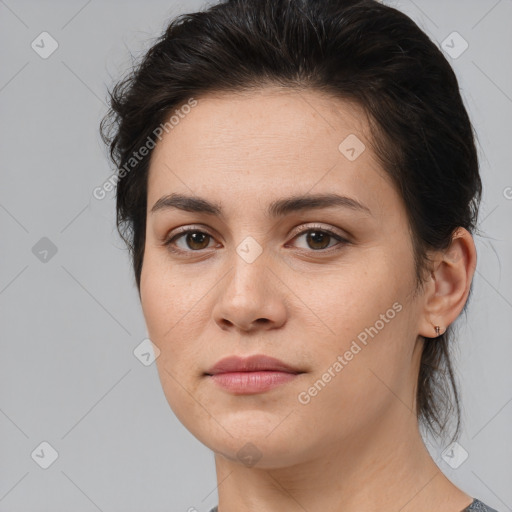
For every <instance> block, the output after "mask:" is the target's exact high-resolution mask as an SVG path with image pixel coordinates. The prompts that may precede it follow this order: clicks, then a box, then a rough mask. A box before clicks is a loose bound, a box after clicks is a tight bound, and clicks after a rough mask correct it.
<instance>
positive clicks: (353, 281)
mask: <svg viewBox="0 0 512 512" xmlns="http://www.w3.org/2000/svg"><path fill="white" fill-rule="evenodd" d="M111 107H112V108H111V111H110V112H109V115H108V116H106V118H105V119H104V121H103V123H102V135H103V137H104V141H105V142H106V143H107V144H109V145H110V150H111V156H112V158H113V160H114V162H115V164H116V166H117V167H118V169H119V172H118V178H117V181H118V183H117V221H118V228H119V231H120V233H121V235H122V236H123V237H124V239H125V241H126V242H127V244H128V247H129V248H130V250H131V255H132V258H133V268H134V274H135V280H136V284H137V287H138V291H139V295H140V300H141V305H142V310H143V313H144V317H145V320H146V323H147V327H148V332H149V336H150V338H151V340H152V342H153V343H154V346H155V351H156V352H157V353H158V357H157V366H158V371H159V376H160V380H161V383H162V386H163V390H164V393H165V395H166V398H167V400H168V403H169V405H170V407H171V408H172V410H173V411H174V413H175V414H176V416H177V417H178V418H179V420H180V421H181V422H182V423H183V425H184V426H185V427H186V428H187V429H189V430H190V432H191V433H192V434H193V435H194V436H195V437H196V438H197V439H199V440H200V441H201V442H202V443H204V444H205V445H206V446H208V447H209V448H210V449H211V450H213V451H214V453H215V464H216V471H217V480H218V484H219V485H218V495H219V505H218V509H217V507H215V508H214V509H212V510H213V511H217V510H218V511H219V512H235V511H236V512H242V511H249V510H261V511H265V512H270V511H282V510H286V511H299V510H301V511H303V510H307V511H309V512H314V511H320V510H322V511H338V510H343V511H344V512H353V511H359V512H360V511H374V510H379V511H380V512H388V511H393V512H394V511H397V510H400V511H402V512H410V511H415V512H426V511H432V510H436V511H439V512H458V511H462V510H464V511H473V510H487V511H492V510H493V509H491V508H489V507H487V506H486V505H485V504H483V503H482V502H481V501H479V500H477V499H475V498H473V497H472V496H471V495H469V494H467V493H466V492H464V491H462V490H461V489H459V488H458V487H457V486H455V485H454V484H453V483H452V482H451V481H449V480H448V479H447V478H446V477H445V476H444V475H443V474H442V472H441V471H440V469H439V468H438V467H437V465H436V463H435V462H434V461H433V459H432V458H431V456H430V455H429V452H428V450H427V448H426V447H425V443H424V441H423V437H422V434H421V432H420V430H421V429H422V428H425V429H426V431H427V432H432V433H435V434H437V435H439V436H446V435H447V432H448V429H449V425H451V424H450V418H452V419H454V420H455V431H454V433H453V437H452V440H453V439H456V437H457V435H458V432H459V430H460V418H459V416H460V411H459V403H458V398H457V397H458V395H457V390H456V388H455V383H454V377H453V373H452V366H451V363H450V358H449V350H448V347H449V345H450V334H451V324H452V323H453V322H454V321H455V319H456V318H457V317H458V316H459V315H460V313H461V312H462V311H464V309H465V308H466V305H467V301H468V298H469V295H470V291H471V282H472V277H473V274H474V271H475V266H476V251H475V245H474V242H473V238H472V233H473V231H474V229H475V226H476V221H477V215H478V206H479V201H480V197H481V192H482V190H481V181H480V176H479V171H478V161H477V154H476V150H475V144H474V139H473V133H472V128H471V123H470V120H469V118H468V115H467V112H466V109H465V107H464V105H463V102H462V100H461V96H460V93H459V88H458V83H457V79H456V77H455V75H454V73H453V70H452V69H451V67H450V65H449V64H448V63H447V61H446V59H445V58H444V56H443V55H442V53H441V52H440V51H439V49H438V48H437V47H436V45H435V44H434V43H433V42H432V41H430V40H429V39H428V37H427V36H426V35H425V34H424V33H423V32H422V31H421V30H420V29H419V28H418V26H417V25H416V24H415V23H414V22H413V21H412V20H410V19H409V18H408V17H407V16H405V15H404V14H402V13H400V12H399V11H397V10H395V9H393V8H390V7H387V6H384V5H381V4H380V3H378V2H376V1H373V0H322V1H319V0H302V1H297V0H295V1H292V0H228V1H224V2H221V3H219V4H217V5H214V6H212V7H210V8H209V9H208V10H206V11H204V12H198V13H193V14H189V15H182V16H180V17H179V18H178V19H176V20H174V21H173V22H172V23H171V24H170V25H169V27H168V28H167V30H166V32H165V33H164V34H163V35H162V37H161V38H160V40H159V41H157V43H156V44H155V45H154V46H153V47H152V48H151V49H150V50H149V51H148V52H147V54H146V55H145V56H144V58H143V60H142V62H141V64H140V65H139V66H138V68H137V69H136V70H134V72H133V73H131V74H130V75H129V76H128V77H127V78H126V79H125V80H124V81H122V82H120V83H119V84H118V85H117V86H116V87H115V88H114V90H113V92H112V93H111ZM445 376H447V377H446V380H445ZM450 398H451V400H452V401H451V403H452V405H450ZM452 409H453V410H452Z"/></svg>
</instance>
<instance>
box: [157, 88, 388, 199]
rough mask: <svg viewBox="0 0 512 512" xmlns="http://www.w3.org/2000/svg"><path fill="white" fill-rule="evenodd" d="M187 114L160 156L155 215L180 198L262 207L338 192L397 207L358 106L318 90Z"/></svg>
mask: <svg viewBox="0 0 512 512" xmlns="http://www.w3.org/2000/svg"><path fill="white" fill-rule="evenodd" d="M187 112H188V113H186V114H182V115H181V116H180V120H179V122H178V123H177V124H175V125H174V126H173V128H172V129H170V130H169V131H168V133H164V135H163V137H162V140H161V141H160V142H158V143H157V146H156V148H155V149H154V151H153V155H152V157H151V165H150V172H149V182H148V207H149V208H151V206H152V204H154V202H155V201H156V200H158V198H159V197H160V195H162V194H163V193H170V192H175V191H178V192H186V193H195V194H197V195H212V194H214V195H215V194H217V195H218V197H219V199H220V198H224V201H226V200H228V199H229V197H237V198H239V199H240V198H244V200H247V201H250V200H251V198H252V196H253V195H254V194H257V195H258V196H259V197H260V201H261V193H262V192H263V193H265V194H266V195H269V194H274V195H279V192H284V191H286V192H289V193H302V194H303V193H306V192H308V191H309V190H311V191H312V192H315V193H318V192H326V191H333V189H337V190H338V191H339V192H342V193H344V194H345V195H348V194H352V195H354V196H357V197H359V199H360V200H361V201H362V202H366V203H368V202H373V203H374V204H375V203H376V202H377V203H378V205H380V206H384V204H383V203H385V202H386V197H385V196H386V194H390V197H389V198H387V199H388V201H391V202H392V201H393V200H395V201H396V200H397V198H396V197H391V196H393V192H394V191H393V187H392V185H391V183H390V180H389V177H388V176H387V174H386V173H385V172H384V171H383V169H382V168H381V167H380V165H379V164H378V162H377V159H376V157H375V155H374V153H373V150H372V148H371V135H370V132H369V126H368V123H367V119H366V116H365V115H364V113H363V111H362V109H361V108H359V107H358V106H357V105H354V104H352V103H349V102H346V101H343V100H340V99H338V98H334V97H332V96H327V95H325V94H321V93H319V92H316V91H310V90H302V91H296V90H289V89H286V90H285V89H282V88H265V89H261V90H256V91H251V92H243V93H240V92H239V93H217V94H210V95H205V96H202V97H200V98H197V105H196V106H194V107H192V108H191V109H190V110H187ZM313 189H314V190H313ZM372 198H373V199H372Z"/></svg>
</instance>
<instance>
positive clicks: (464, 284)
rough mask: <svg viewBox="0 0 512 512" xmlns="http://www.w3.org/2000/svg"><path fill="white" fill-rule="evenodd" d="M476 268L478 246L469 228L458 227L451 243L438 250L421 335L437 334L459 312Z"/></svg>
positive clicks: (442, 331)
mask: <svg viewBox="0 0 512 512" xmlns="http://www.w3.org/2000/svg"><path fill="white" fill-rule="evenodd" d="M475 269H476V248H475V243H474V241H473V237H472V236H471V234H470V233H469V231H468V230H467V229H464V228H462V227H459V228H457V230H456V231H455V232H454V234H453V236H452V242H451V244H450V246H449V247H448V248H447V249H446V250H445V251H442V252H440V253H436V257H435V258H434V265H433V269H432V270H431V272H430V276H429V278H428V280H427V282H426V283H425V285H424V294H423V296H424V309H423V315H422V319H421V322H420V325H419V328H420V330H419V332H418V334H419V335H420V336H424V337H427V338H436V337H437V334H436V330H435V326H436V325H438V326H439V327H440V332H439V334H443V333H444V332H445V331H446V329H447V327H448V326H449V325H450V324H451V323H452V322H453V321H454V320H455V319H456V318H457V317H458V316H459V314H460V313H461V311H462V309H463V308H464V305H465V304H466V300H467V298H468V295H469V290H470V287H471V281H472V279H473V275H474V272H475Z"/></svg>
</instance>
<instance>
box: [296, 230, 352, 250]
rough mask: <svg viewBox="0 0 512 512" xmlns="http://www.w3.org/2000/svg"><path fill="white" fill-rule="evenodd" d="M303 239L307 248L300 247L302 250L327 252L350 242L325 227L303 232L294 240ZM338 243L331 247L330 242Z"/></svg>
mask: <svg viewBox="0 0 512 512" xmlns="http://www.w3.org/2000/svg"><path fill="white" fill-rule="evenodd" d="M301 237H305V238H304V240H305V243H306V247H300V248H301V249H312V250H313V251H316V252H319V251H325V250H327V249H331V248H332V247H335V246H336V245H344V244H347V243H348V240H346V239H345V238H343V237H342V236H340V235H339V234H337V233H335V232H334V231H332V230H330V229H327V228H324V227H318V226H317V227H312V228H309V229H306V230H303V231H301V232H300V233H299V234H298V235H296V236H295V237H294V240H298V239H300V238H301ZM336 241H337V242H338V243H337V244H336V243H334V244H332V245H329V243H330V242H336Z"/></svg>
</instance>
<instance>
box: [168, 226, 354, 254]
mask: <svg viewBox="0 0 512 512" xmlns="http://www.w3.org/2000/svg"><path fill="white" fill-rule="evenodd" d="M312 231H313V232H321V233H324V234H327V235H329V236H331V237H332V238H334V239H335V240H337V241H338V242H339V243H337V244H335V245H333V246H332V247H328V248H326V249H301V250H302V251H308V252H314V253H323V254H325V253H331V252H332V251H336V250H340V249H341V248H342V247H343V246H345V245H347V244H349V243H350V242H349V241H348V240H347V239H346V238H343V237H342V236H340V235H338V234H337V233H335V232H334V231H333V230H331V229H329V228H325V227H322V226H314V225H313V226H310V227H309V228H308V229H304V230H302V231H299V232H298V233H296V234H295V235H294V236H293V238H292V240H295V239H296V238H298V237H300V236H302V235H305V234H307V233H309V232H312ZM189 233H201V234H204V235H207V236H209V237H211V238H213V236H212V235H210V234H209V233H208V232H206V231H203V230H201V229H198V228H194V227H190V228H184V229H182V230H181V231H180V232H179V233H176V234H174V235H173V236H172V237H170V238H168V239H167V240H165V241H164V246H166V247H167V248H168V249H169V251H171V252H172V253H175V254H185V253H201V252H203V251H206V250H207V249H198V250H193V249H190V250H184V249H177V248H176V246H175V245H174V243H175V241H176V240H177V239H179V238H181V237H183V236H185V235H187V234H189ZM338 246H341V247H338Z"/></svg>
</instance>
